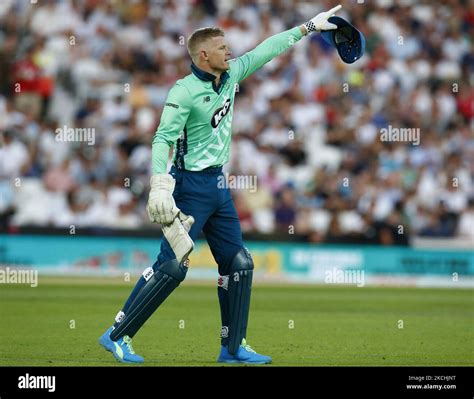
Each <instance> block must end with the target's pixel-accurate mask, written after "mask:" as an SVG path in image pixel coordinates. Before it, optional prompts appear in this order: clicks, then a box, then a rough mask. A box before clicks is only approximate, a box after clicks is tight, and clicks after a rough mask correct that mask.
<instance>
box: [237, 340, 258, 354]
mask: <svg viewBox="0 0 474 399" xmlns="http://www.w3.org/2000/svg"><path fill="white" fill-rule="evenodd" d="M240 345H241V346H243V347H244V349H245V350H246V351H247V352H252V353H257V352H255V351H254V350H253V349H252V347H251V346H250V345H249V344H247V341H246V339H245V338H242V343H241V344H240Z"/></svg>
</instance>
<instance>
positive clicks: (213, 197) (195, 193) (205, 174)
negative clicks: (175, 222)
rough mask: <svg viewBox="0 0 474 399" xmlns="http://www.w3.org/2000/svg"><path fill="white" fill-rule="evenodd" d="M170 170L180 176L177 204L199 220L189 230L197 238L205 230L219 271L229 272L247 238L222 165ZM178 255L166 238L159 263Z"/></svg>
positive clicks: (176, 193)
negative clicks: (244, 239)
mask: <svg viewBox="0 0 474 399" xmlns="http://www.w3.org/2000/svg"><path fill="white" fill-rule="evenodd" d="M170 174H171V175H172V176H173V177H174V179H175V180H176V186H175V189H174V192H173V197H174V199H175V201H176V206H177V207H178V208H179V209H181V211H183V212H184V213H185V214H186V215H191V216H193V217H194V220H195V222H194V224H193V226H192V227H191V230H190V232H189V235H190V237H191V238H192V240H193V241H196V239H197V237H198V235H199V233H200V232H201V231H203V232H204V236H205V237H206V240H207V242H208V244H209V247H210V248H211V252H212V255H213V256H214V259H215V261H216V263H217V265H218V267H219V274H221V275H227V274H228V269H229V267H230V263H231V262H232V259H233V257H234V256H235V254H236V253H237V252H238V251H239V250H240V249H241V248H242V247H243V242H242V233H241V231H240V222H239V217H238V215H237V211H236V210H235V207H234V203H233V201H232V197H231V195H230V190H229V189H228V188H227V187H226V186H225V184H224V183H225V179H224V175H223V173H222V168H220V167H218V168H209V169H206V170H203V171H200V172H190V171H183V170H179V169H177V168H176V167H174V166H173V167H172V168H171V171H170ZM191 257H192V253H191ZM174 258H175V255H174V252H173V250H172V249H171V247H170V245H169V244H168V241H166V239H165V238H163V241H162V243H161V251H160V254H159V255H158V260H157V262H158V264H162V263H163V262H166V261H168V260H171V259H174ZM191 267H192V265H191Z"/></svg>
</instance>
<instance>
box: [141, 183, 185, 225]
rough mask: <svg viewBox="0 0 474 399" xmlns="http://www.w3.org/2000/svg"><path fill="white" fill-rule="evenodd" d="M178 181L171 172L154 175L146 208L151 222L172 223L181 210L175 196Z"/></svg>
mask: <svg viewBox="0 0 474 399" xmlns="http://www.w3.org/2000/svg"><path fill="white" fill-rule="evenodd" d="M175 184H176V182H175V180H174V179H173V177H172V176H171V175H169V174H160V175H153V176H151V179H150V187H151V190H150V195H149V197H148V203H147V206H146V210H147V212H148V216H149V217H150V221H151V222H155V223H161V224H170V223H172V222H173V220H174V219H175V217H176V215H177V214H178V212H179V209H178V208H177V207H176V203H175V202H174V198H173V191H174V186H175Z"/></svg>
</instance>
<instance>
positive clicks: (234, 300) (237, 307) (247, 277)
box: [228, 248, 254, 354]
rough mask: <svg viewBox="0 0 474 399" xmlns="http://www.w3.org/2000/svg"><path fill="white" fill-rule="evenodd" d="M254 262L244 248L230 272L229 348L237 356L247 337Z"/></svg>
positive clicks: (231, 266)
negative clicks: (243, 340) (241, 344)
mask: <svg viewBox="0 0 474 399" xmlns="http://www.w3.org/2000/svg"><path fill="white" fill-rule="evenodd" d="M253 268H254V265H253V261H252V257H251V256H250V253H249V251H248V250H247V249H246V248H242V249H241V250H240V251H239V252H237V254H236V255H235V256H234V259H233V260H232V263H231V265H230V270H229V272H230V273H229V283H228V293H229V316H230V323H229V324H230V325H229V346H228V350H229V352H230V353H231V354H235V353H236V352H237V350H238V348H239V346H240V343H241V342H242V338H245V337H246V334H247V324H248V318H249V309H250V294H251V291H252V277H253Z"/></svg>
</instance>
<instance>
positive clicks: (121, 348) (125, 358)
mask: <svg viewBox="0 0 474 399" xmlns="http://www.w3.org/2000/svg"><path fill="white" fill-rule="evenodd" d="M113 329H114V327H110V328H109V329H108V330H107V331H106V332H105V333H104V334H103V335H102V336H101V337H100V338H99V344H101V345H102V346H103V347H104V348H105V350H107V351H109V352H112V354H113V355H114V357H115V358H116V359H117V360H118V361H119V362H122V363H143V362H144V359H143V357H141V356H139V355H137V354H136V353H135V351H134V350H133V347H132V339H131V338H130V337H129V336H128V335H124V336H123V337H122V338H119V339H118V340H117V341H112V339H111V338H110V333H111V332H112V330H113Z"/></svg>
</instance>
